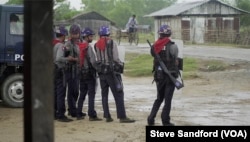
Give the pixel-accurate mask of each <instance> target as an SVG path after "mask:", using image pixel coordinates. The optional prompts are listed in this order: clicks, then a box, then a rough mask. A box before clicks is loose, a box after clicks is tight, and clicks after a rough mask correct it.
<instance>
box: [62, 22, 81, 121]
mask: <svg viewBox="0 0 250 142" xmlns="http://www.w3.org/2000/svg"><path fill="white" fill-rule="evenodd" d="M80 32H81V30H80V27H79V26H78V25H77V24H72V25H71V26H70V29H69V33H70V38H69V40H68V41H67V42H66V43H65V47H66V49H65V52H64V53H65V54H64V56H65V57H67V58H69V59H70V61H67V62H66V68H65V72H66V81H67V86H68V93H67V101H68V107H69V109H68V111H69V114H70V115H71V116H72V117H76V102H77V98H78V95H79V78H78V77H79V72H78V71H79V47H78V45H77V43H78V41H79V38H80Z"/></svg>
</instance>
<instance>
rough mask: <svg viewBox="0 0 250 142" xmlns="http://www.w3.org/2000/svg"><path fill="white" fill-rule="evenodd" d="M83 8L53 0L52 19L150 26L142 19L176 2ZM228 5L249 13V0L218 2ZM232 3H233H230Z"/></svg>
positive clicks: (127, 0)
mask: <svg viewBox="0 0 250 142" xmlns="http://www.w3.org/2000/svg"><path fill="white" fill-rule="evenodd" d="M81 1H82V5H83V7H82V8H81V9H80V10H76V9H74V8H70V3H69V2H68V1H67V0H54V2H55V6H54V19H55V20H67V19H70V18H71V17H73V16H75V15H76V14H79V13H82V12H88V11H96V12H98V13H101V14H102V15H103V16H105V17H107V18H108V19H110V20H112V21H114V22H115V23H116V26H117V27H118V28H124V27H125V24H126V23H127V20H128V18H129V17H130V16H131V15H132V14H136V15H137V20H138V21H139V24H142V25H151V27H153V19H152V18H148V17H144V16H145V15H147V14H150V13H152V12H154V11H157V10H160V9H162V8H165V7H167V6H170V5H172V4H174V3H176V2H177V0H81ZM220 1H223V2H225V3H227V4H229V5H233V6H235V7H238V8H240V9H243V10H246V11H249V10H250V1H249V0H220ZM232 1H234V2H232ZM22 3H23V0H9V1H8V2H7V3H6V4H22ZM240 24H241V28H242V30H246V29H250V28H249V25H250V15H249V14H248V15H242V17H241V23H240Z"/></svg>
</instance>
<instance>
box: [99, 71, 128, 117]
mask: <svg viewBox="0 0 250 142" xmlns="http://www.w3.org/2000/svg"><path fill="white" fill-rule="evenodd" d="M117 77H118V78H119V80H121V75H117ZM121 81H122V80H121ZM100 84H101V93H102V106H103V111H104V118H109V117H111V115H110V112H109V105H108V94H109V88H110V89H111V91H112V94H113V96H114V99H115V104H116V112H117V118H119V119H121V118H126V112H125V106H124V92H123V91H119V92H118V91H116V88H115V82H114V78H113V76H112V74H105V75H104V74H102V75H100Z"/></svg>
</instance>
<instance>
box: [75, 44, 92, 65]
mask: <svg viewBox="0 0 250 142" xmlns="http://www.w3.org/2000/svg"><path fill="white" fill-rule="evenodd" d="M84 43H87V41H85V40H83V44H84ZM83 50H86V51H87V52H86V51H83ZM79 51H80V55H81V54H82V53H81V52H86V53H87V54H86V53H85V55H84V59H82V58H80V60H83V66H85V67H86V66H89V63H88V61H89V62H90V63H91V64H92V66H94V64H95V62H96V57H95V53H94V51H93V47H92V46H91V45H90V44H88V43H87V47H79ZM87 58H88V59H87ZM80 62H81V61H80Z"/></svg>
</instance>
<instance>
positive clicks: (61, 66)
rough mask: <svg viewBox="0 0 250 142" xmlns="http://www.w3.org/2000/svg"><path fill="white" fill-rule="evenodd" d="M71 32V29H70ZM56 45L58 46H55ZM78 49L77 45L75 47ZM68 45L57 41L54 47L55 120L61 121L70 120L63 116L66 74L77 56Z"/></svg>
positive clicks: (69, 72)
mask: <svg viewBox="0 0 250 142" xmlns="http://www.w3.org/2000/svg"><path fill="white" fill-rule="evenodd" d="M70 33H71V34H72V29H71V31H70ZM57 46H58V47H57ZM77 49H78V47H77ZM73 50H76V49H72V48H71V47H70V46H65V44H64V43H61V42H60V43H57V44H56V45H55V47H54V52H55V53H56V54H55V55H56V56H55V64H56V74H55V76H56V93H57V99H56V101H57V120H58V121H61V122H70V121H72V119H69V118H67V117H66V116H65V111H66V109H65V96H66V84H67V80H68V76H69V75H68V74H71V73H72V70H70V68H69V65H72V64H76V62H77V61H78V58H77V56H74V55H73V53H72V51H73Z"/></svg>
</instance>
